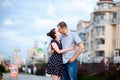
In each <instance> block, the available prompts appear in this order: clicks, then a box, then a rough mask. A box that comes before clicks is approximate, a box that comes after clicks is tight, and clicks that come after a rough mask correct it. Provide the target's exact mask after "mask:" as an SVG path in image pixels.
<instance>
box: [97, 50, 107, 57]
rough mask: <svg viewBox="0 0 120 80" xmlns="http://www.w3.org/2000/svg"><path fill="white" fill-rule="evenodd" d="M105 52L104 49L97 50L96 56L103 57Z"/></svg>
mask: <svg viewBox="0 0 120 80" xmlns="http://www.w3.org/2000/svg"><path fill="white" fill-rule="evenodd" d="M104 54H105V52H104V51H96V57H103V56H104Z"/></svg>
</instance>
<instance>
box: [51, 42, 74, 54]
mask: <svg viewBox="0 0 120 80" xmlns="http://www.w3.org/2000/svg"><path fill="white" fill-rule="evenodd" d="M51 45H52V47H53V48H54V50H55V51H56V52H57V53H59V54H62V53H64V52H67V51H71V50H74V47H73V46H71V47H69V48H66V49H63V50H60V49H59V48H58V46H57V44H56V43H55V42H53V43H51Z"/></svg>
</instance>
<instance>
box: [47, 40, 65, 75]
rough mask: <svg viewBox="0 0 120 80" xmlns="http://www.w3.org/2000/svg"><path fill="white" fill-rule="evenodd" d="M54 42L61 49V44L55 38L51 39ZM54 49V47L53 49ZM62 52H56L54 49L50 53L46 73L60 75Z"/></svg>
mask: <svg viewBox="0 0 120 80" xmlns="http://www.w3.org/2000/svg"><path fill="white" fill-rule="evenodd" d="M52 42H55V43H56V44H57V46H58V48H59V49H62V44H61V43H59V42H58V41H56V40H52V41H51V43H52ZM53 50H54V49H53ZM62 63H63V62H62V54H58V53H57V52H56V51H54V53H53V54H52V55H51V57H50V59H49V62H48V66H47V73H48V74H51V75H57V76H62Z"/></svg>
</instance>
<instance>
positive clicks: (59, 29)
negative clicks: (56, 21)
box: [58, 26, 64, 34]
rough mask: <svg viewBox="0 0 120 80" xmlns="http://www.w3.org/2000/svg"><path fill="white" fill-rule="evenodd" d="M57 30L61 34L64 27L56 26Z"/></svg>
mask: <svg viewBox="0 0 120 80" xmlns="http://www.w3.org/2000/svg"><path fill="white" fill-rule="evenodd" d="M58 31H59V32H60V33H61V34H64V28H61V27H60V26H58Z"/></svg>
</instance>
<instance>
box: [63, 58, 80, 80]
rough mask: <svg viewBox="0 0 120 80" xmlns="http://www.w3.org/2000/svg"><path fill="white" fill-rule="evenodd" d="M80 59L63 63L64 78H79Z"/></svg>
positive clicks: (68, 79) (66, 79) (70, 79)
mask: <svg viewBox="0 0 120 80" xmlns="http://www.w3.org/2000/svg"><path fill="white" fill-rule="evenodd" d="M77 69H78V61H77V60H75V61H74V62H72V63H70V62H68V63H66V64H63V76H62V80H77Z"/></svg>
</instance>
